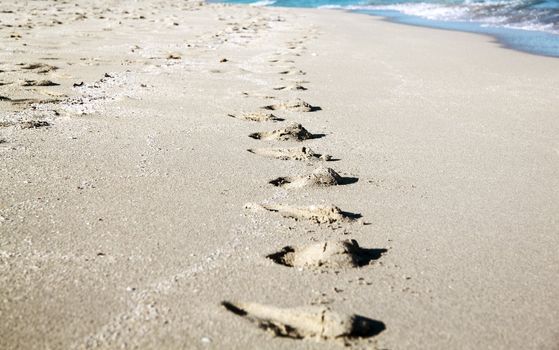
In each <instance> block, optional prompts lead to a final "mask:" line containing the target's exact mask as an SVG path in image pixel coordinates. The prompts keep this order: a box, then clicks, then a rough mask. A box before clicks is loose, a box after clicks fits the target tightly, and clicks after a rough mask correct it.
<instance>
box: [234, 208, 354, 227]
mask: <svg viewBox="0 0 559 350" xmlns="http://www.w3.org/2000/svg"><path fill="white" fill-rule="evenodd" d="M245 208H246V209H251V210H261V209H263V210H267V211H272V212H276V213H279V214H280V215H281V216H283V217H285V218H292V219H295V220H309V221H312V222H314V223H316V224H333V223H336V222H349V221H354V220H356V219H358V218H360V217H361V214H355V213H349V212H345V211H342V210H340V208H338V207H336V206H334V205H311V206H308V207H296V206H290V205H284V204H255V203H248V204H245Z"/></svg>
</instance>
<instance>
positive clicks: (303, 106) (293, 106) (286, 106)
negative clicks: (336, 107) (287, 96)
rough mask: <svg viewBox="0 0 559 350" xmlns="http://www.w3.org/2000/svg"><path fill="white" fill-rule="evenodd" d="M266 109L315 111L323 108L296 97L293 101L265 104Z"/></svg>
mask: <svg viewBox="0 0 559 350" xmlns="http://www.w3.org/2000/svg"><path fill="white" fill-rule="evenodd" d="M262 108H264V109H268V110H271V111H275V110H280V109H283V110H287V111H294V112H315V111H320V110H322V108H320V107H316V106H311V105H310V104H308V103H307V102H305V101H303V100H301V99H299V98H298V99H295V100H293V101H287V102H282V103H278V104H275V105H269V106H264V107H262Z"/></svg>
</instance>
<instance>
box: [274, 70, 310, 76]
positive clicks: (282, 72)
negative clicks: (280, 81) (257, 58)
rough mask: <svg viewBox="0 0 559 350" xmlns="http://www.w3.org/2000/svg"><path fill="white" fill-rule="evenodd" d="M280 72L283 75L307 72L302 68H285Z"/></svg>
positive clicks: (304, 73)
mask: <svg viewBox="0 0 559 350" xmlns="http://www.w3.org/2000/svg"><path fill="white" fill-rule="evenodd" d="M279 74H281V75H306V74H307V73H306V72H303V71H302V70H300V69H288V70H284V71H281V72H279Z"/></svg>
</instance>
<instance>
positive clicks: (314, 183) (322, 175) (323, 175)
mask: <svg viewBox="0 0 559 350" xmlns="http://www.w3.org/2000/svg"><path fill="white" fill-rule="evenodd" d="M357 181H358V179H357V178H356V177H342V176H340V174H338V173H337V172H335V171H334V170H333V169H331V168H325V167H319V168H317V169H315V170H314V171H313V172H312V173H310V174H309V175H306V176H293V177H289V176H287V177H278V178H277V179H274V180H271V181H270V182H269V183H271V184H272V185H274V186H277V187H283V188H301V187H328V186H337V185H349V184H352V183H355V182H357Z"/></svg>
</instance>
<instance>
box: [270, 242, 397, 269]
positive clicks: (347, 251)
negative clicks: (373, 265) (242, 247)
mask: <svg viewBox="0 0 559 350" xmlns="http://www.w3.org/2000/svg"><path fill="white" fill-rule="evenodd" d="M386 251H387V250H386V249H365V248H361V247H360V246H359V244H358V243H357V241H355V240H338V241H326V242H320V243H314V244H311V245H307V246H304V247H291V246H287V247H283V248H282V250H280V251H279V252H277V253H273V254H270V255H268V256H267V258H268V259H272V260H273V261H274V262H276V263H277V264H280V265H285V266H289V267H307V268H317V267H319V268H352V267H361V266H366V265H369V263H370V262H371V261H373V260H377V259H379V258H380V257H381V256H382V254H383V253H386Z"/></svg>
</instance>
